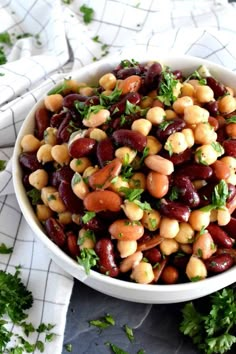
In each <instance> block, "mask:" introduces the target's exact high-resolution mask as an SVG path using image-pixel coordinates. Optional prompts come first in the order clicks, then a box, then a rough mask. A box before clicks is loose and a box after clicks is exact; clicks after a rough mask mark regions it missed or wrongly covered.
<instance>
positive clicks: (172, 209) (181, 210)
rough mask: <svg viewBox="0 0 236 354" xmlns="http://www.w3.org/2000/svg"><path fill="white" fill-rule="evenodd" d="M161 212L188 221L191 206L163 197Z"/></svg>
mask: <svg viewBox="0 0 236 354" xmlns="http://www.w3.org/2000/svg"><path fill="white" fill-rule="evenodd" d="M159 210H160V212H161V214H163V215H165V216H167V217H168V218H171V219H176V220H178V221H180V222H187V221H188V219H189V216H190V208H189V207H188V206H186V205H184V204H182V203H179V202H172V201H170V200H166V199H162V200H161V203H160V205H159Z"/></svg>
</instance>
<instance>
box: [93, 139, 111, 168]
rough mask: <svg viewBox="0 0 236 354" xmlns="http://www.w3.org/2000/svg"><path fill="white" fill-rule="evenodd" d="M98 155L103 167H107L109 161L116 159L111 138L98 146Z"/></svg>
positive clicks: (100, 142)
mask: <svg viewBox="0 0 236 354" xmlns="http://www.w3.org/2000/svg"><path fill="white" fill-rule="evenodd" d="M96 155H97V159H98V162H99V165H100V166H101V167H103V166H105V165H106V164H107V162H108V161H111V160H113V159H114V156H115V148H114V145H113V142H112V140H111V139H110V138H107V139H104V140H101V141H99V142H98V144H97V149H96Z"/></svg>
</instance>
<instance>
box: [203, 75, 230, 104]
mask: <svg viewBox="0 0 236 354" xmlns="http://www.w3.org/2000/svg"><path fill="white" fill-rule="evenodd" d="M206 80H207V85H208V86H210V88H211V89H212V90H213V91H214V97H215V99H217V98H219V97H220V96H224V95H225V94H226V93H227V89H226V88H225V86H224V85H223V84H222V83H220V82H219V81H217V80H216V79H214V78H213V77H211V76H208V77H207V78H206Z"/></svg>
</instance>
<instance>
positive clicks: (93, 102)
mask: <svg viewBox="0 0 236 354" xmlns="http://www.w3.org/2000/svg"><path fill="white" fill-rule="evenodd" d="M84 104H85V106H96V105H98V104H100V100H99V97H98V96H91V97H88V98H87V99H86V101H85V102H84Z"/></svg>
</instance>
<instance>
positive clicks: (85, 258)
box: [77, 248, 99, 274]
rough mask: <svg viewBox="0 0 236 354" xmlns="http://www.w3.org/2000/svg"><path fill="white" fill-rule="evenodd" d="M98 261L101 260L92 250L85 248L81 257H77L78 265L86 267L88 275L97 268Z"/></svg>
mask: <svg viewBox="0 0 236 354" xmlns="http://www.w3.org/2000/svg"><path fill="white" fill-rule="evenodd" d="M98 260H99V258H98V256H97V254H96V252H95V251H94V250H93V249H92V248H83V249H82V250H81V252H80V257H77V261H78V263H79V264H80V265H82V266H83V267H84V270H85V272H86V274H89V273H90V269H91V268H92V267H95V266H96V264H97V261H98Z"/></svg>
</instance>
